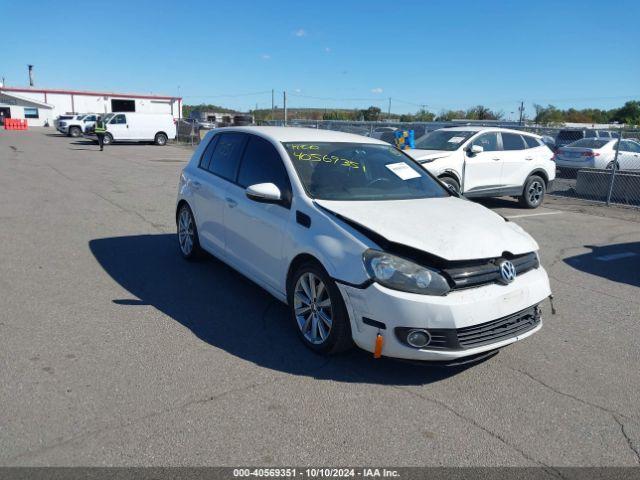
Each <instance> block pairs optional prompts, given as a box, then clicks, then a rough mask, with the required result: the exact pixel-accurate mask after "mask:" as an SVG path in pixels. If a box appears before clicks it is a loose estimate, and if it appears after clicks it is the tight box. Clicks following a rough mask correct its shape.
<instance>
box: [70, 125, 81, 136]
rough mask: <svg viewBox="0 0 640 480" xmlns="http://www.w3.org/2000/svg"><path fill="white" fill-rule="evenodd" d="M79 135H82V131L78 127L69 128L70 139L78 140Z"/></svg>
mask: <svg viewBox="0 0 640 480" xmlns="http://www.w3.org/2000/svg"><path fill="white" fill-rule="evenodd" d="M80 135H82V130H81V129H80V127H71V128H69V136H70V137H73V138H78V137H79V136H80Z"/></svg>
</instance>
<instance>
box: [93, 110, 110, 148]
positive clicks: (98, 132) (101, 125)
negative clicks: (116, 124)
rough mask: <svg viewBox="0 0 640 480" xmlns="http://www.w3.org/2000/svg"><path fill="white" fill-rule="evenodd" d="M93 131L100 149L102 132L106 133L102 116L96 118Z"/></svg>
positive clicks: (101, 146) (102, 141) (102, 140)
mask: <svg viewBox="0 0 640 480" xmlns="http://www.w3.org/2000/svg"><path fill="white" fill-rule="evenodd" d="M94 132H95V134H96V136H97V137H98V143H99V144H100V151H102V150H103V149H104V134H105V133H107V126H106V125H105V123H104V121H103V120H102V117H98V118H97V119H96V126H95V128H94Z"/></svg>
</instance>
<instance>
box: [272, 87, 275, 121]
mask: <svg viewBox="0 0 640 480" xmlns="http://www.w3.org/2000/svg"><path fill="white" fill-rule="evenodd" d="M274 105H275V103H274V101H273V88H272V89H271V120H275V119H276V117H275V112H274Z"/></svg>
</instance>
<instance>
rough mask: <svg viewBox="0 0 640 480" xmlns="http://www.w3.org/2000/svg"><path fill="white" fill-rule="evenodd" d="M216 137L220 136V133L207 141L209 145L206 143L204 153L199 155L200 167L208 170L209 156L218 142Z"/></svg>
mask: <svg viewBox="0 0 640 480" xmlns="http://www.w3.org/2000/svg"><path fill="white" fill-rule="evenodd" d="M218 138H220V135H215V136H214V137H213V138H212V139H211V140H210V141H209V145H207V147H206V148H205V149H204V153H203V154H202V156H201V157H200V168H204V169H205V170H209V164H210V163H211V156H212V155H213V150H214V148H216V143H217V142H218Z"/></svg>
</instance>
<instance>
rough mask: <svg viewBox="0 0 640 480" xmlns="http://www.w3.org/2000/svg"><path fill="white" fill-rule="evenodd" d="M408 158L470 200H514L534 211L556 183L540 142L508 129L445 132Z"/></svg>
mask: <svg viewBox="0 0 640 480" xmlns="http://www.w3.org/2000/svg"><path fill="white" fill-rule="evenodd" d="M406 153H407V154H408V155H410V156H411V157H413V158H414V159H415V160H417V161H418V162H419V163H420V164H421V165H422V166H423V167H424V168H425V169H427V170H428V171H429V172H431V173H433V174H434V175H435V176H436V177H438V178H439V179H440V180H442V181H443V182H444V183H446V184H447V185H449V186H450V188H452V189H453V190H456V191H457V192H460V193H462V194H463V195H464V196H465V197H499V196H513V197H517V198H519V199H520V202H521V204H522V205H523V206H525V207H528V208H536V207H538V206H540V205H541V204H542V200H543V199H544V195H545V193H546V192H547V191H548V190H549V187H550V186H551V183H552V182H553V180H554V179H555V177H556V166H555V163H554V162H553V160H552V159H553V152H552V151H551V150H550V149H549V147H547V146H546V145H545V144H544V143H543V141H542V139H541V137H540V136H538V135H534V134H531V133H526V132H520V131H518V130H509V129H506V128H486V127H455V128H441V129H439V130H434V131H433V132H429V133H428V134H426V135H424V136H423V137H421V138H419V139H418V140H417V141H416V148H415V149H413V150H407V151H406Z"/></svg>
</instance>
